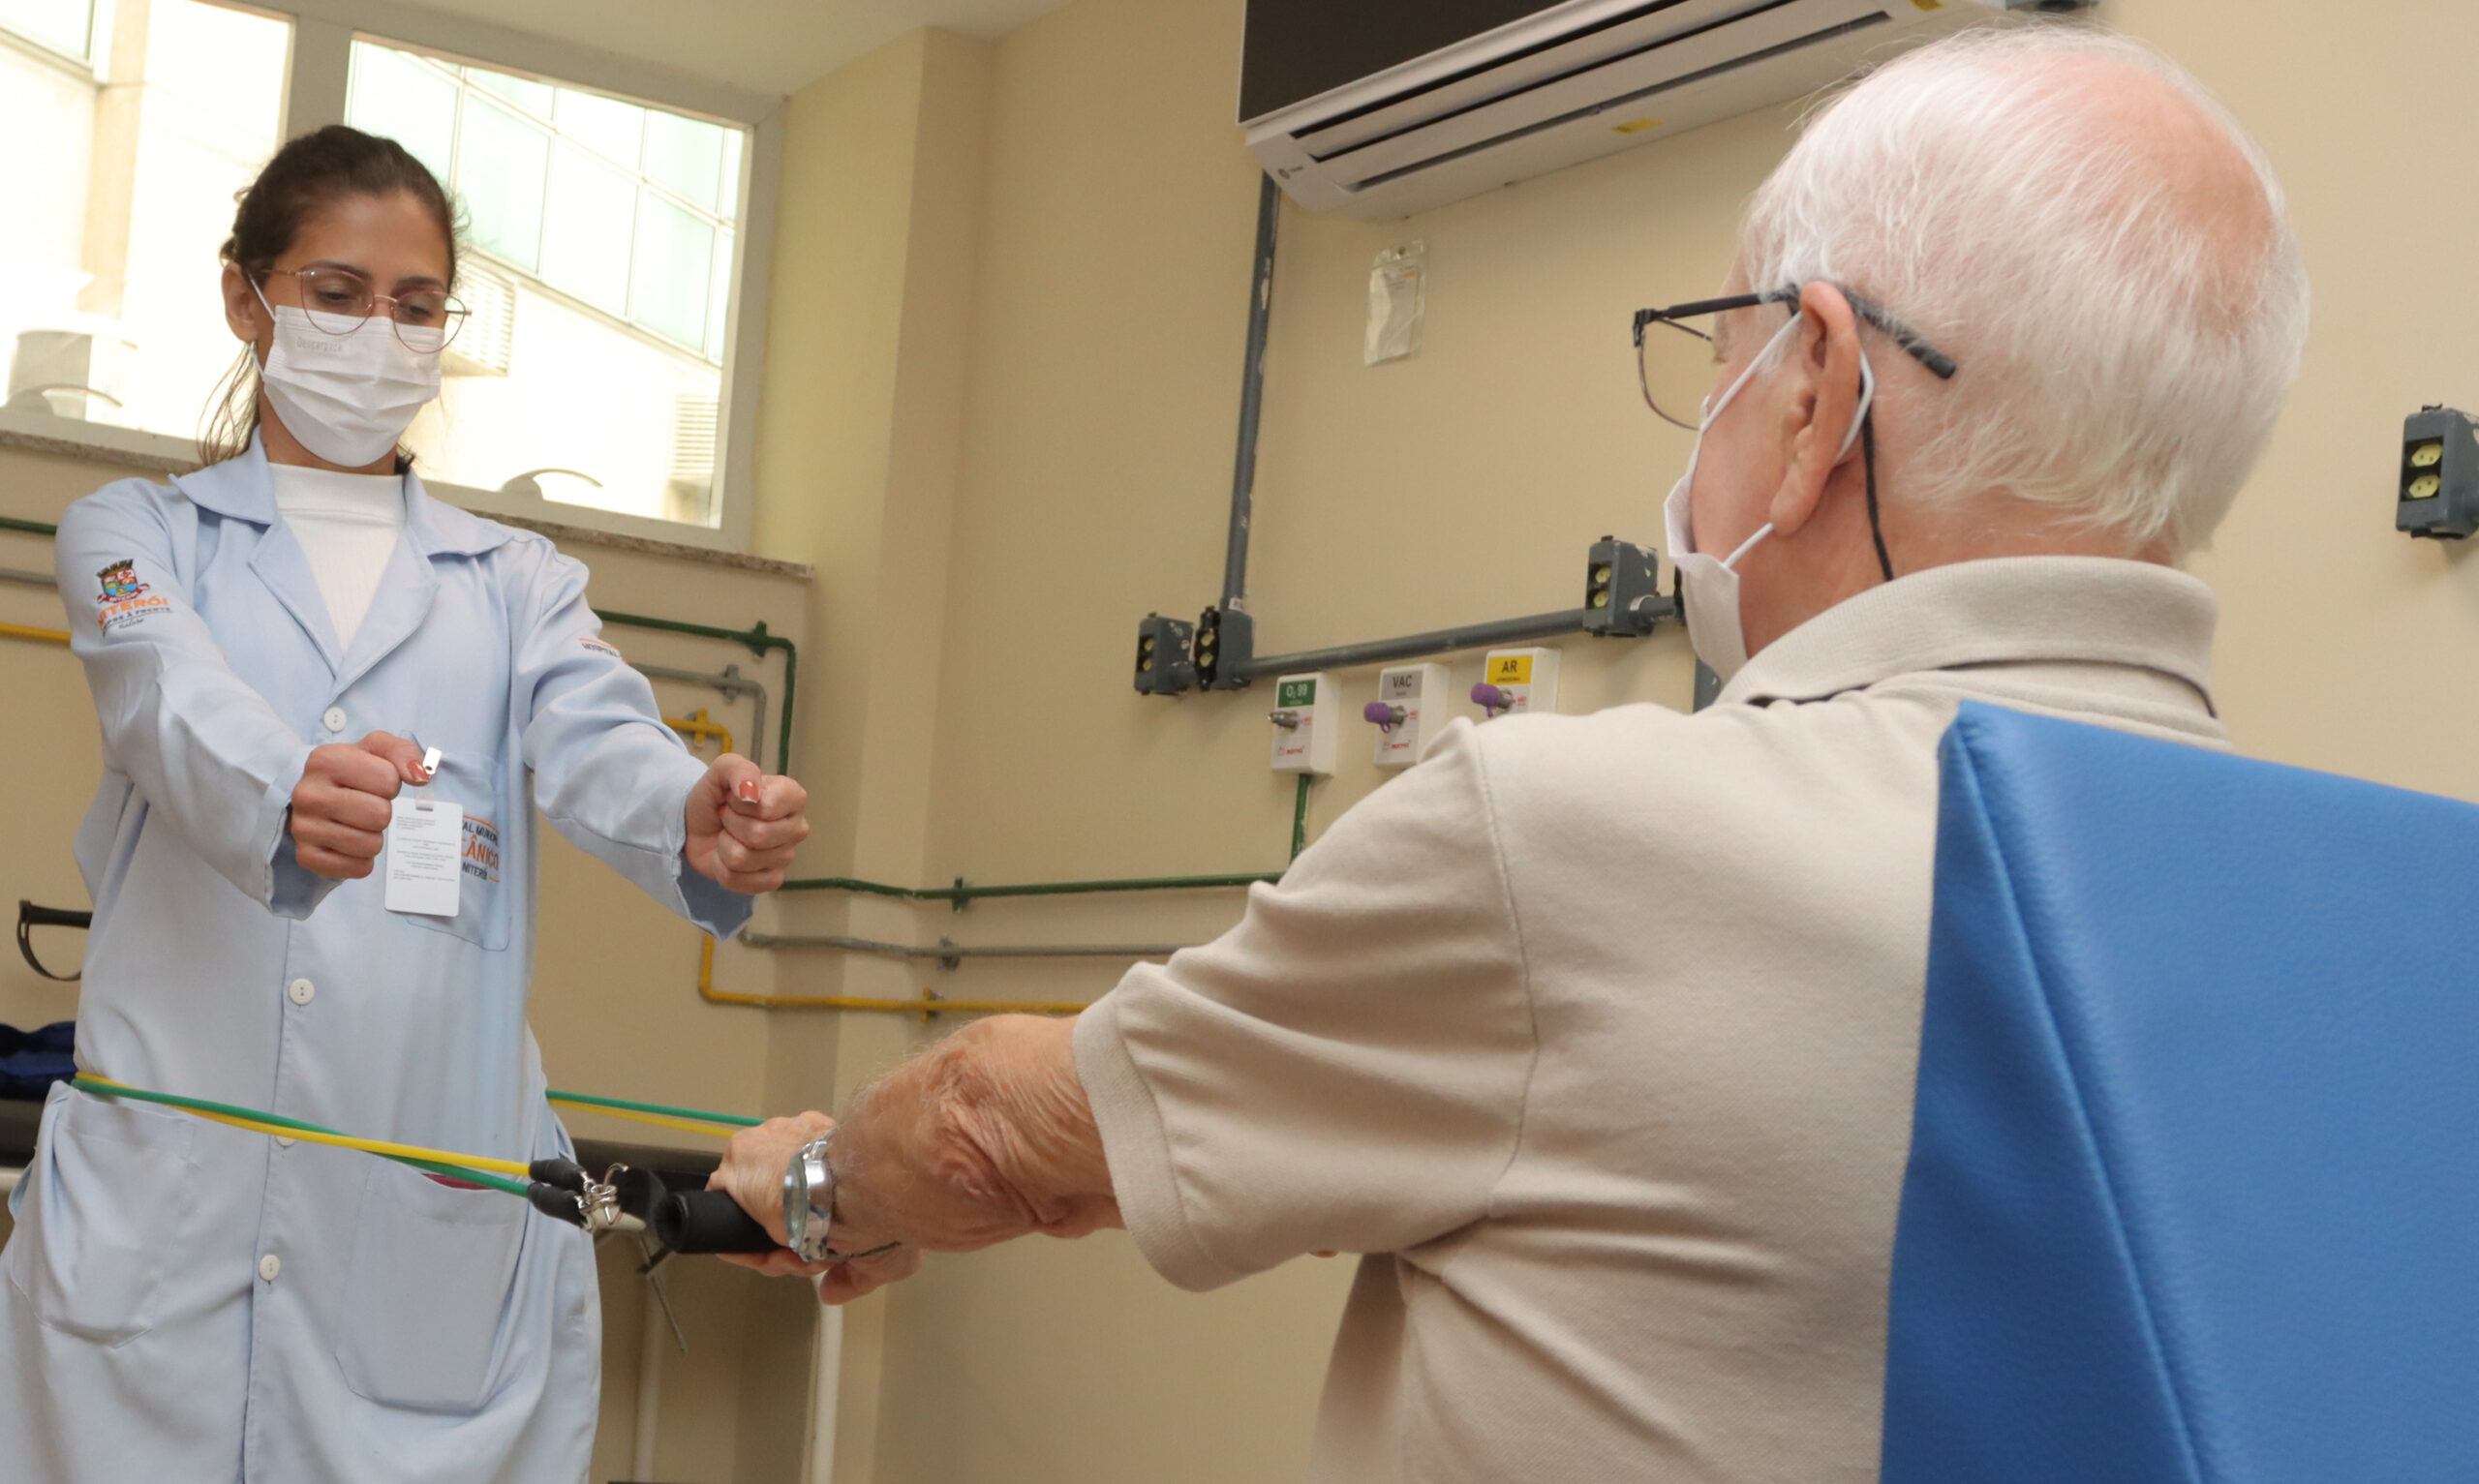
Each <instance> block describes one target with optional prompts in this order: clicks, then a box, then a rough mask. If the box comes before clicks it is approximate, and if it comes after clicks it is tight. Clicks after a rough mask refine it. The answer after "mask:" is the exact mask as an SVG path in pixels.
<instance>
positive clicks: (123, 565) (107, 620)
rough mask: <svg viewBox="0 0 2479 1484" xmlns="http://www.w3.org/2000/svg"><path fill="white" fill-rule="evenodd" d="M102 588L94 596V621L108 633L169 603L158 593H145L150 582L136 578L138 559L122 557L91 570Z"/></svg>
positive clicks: (149, 588)
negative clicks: (103, 566) (107, 564)
mask: <svg viewBox="0 0 2479 1484" xmlns="http://www.w3.org/2000/svg"><path fill="white" fill-rule="evenodd" d="M95 581H96V582H97V583H98V584H100V585H101V587H102V590H103V591H101V592H99V593H97V594H96V597H95V610H96V611H95V623H96V625H97V626H98V627H100V628H102V629H103V630H104V631H105V632H107V633H108V632H110V631H111V630H113V629H116V628H126V627H128V626H129V625H130V624H132V623H136V622H137V621H139V620H141V619H143V618H145V617H146V616H147V615H148V614H151V613H154V612H157V611H159V610H162V609H168V608H170V607H171V606H172V604H171V600H170V599H168V598H165V597H162V596H156V597H149V596H147V594H148V593H150V592H152V591H154V589H153V587H152V586H150V585H149V584H146V583H142V582H139V581H138V559H137V558H135V557H123V558H122V559H121V560H118V561H115V562H113V563H112V564H111V565H109V566H107V567H106V568H104V569H103V570H102V571H100V572H97V573H96V574H95Z"/></svg>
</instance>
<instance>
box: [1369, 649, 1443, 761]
mask: <svg viewBox="0 0 2479 1484" xmlns="http://www.w3.org/2000/svg"><path fill="white" fill-rule="evenodd" d="M1446 687H1447V680H1446V666H1444V665H1394V666H1392V667H1390V668H1388V669H1384V670H1380V671H1379V672H1377V699H1376V700H1374V701H1371V702H1369V703H1368V705H1366V706H1364V707H1362V708H1361V716H1362V719H1364V720H1366V721H1368V722H1369V723H1371V724H1372V725H1374V726H1375V727H1376V728H1377V766H1378V767H1380V768H1409V767H1411V766H1412V765H1413V764H1414V763H1417V762H1419V761H1420V760H1421V759H1422V758H1423V757H1425V756H1426V755H1427V754H1428V750H1429V744H1430V743H1431V742H1435V741H1437V735H1438V733H1440V732H1442V731H1444V730H1446V724H1447V722H1448V721H1449V720H1450V719H1452V718H1451V717H1450V716H1449V715H1448V710H1449V703H1448V701H1447V689H1446Z"/></svg>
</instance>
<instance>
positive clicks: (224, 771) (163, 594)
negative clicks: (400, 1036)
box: [55, 479, 336, 919]
mask: <svg viewBox="0 0 2479 1484" xmlns="http://www.w3.org/2000/svg"><path fill="white" fill-rule="evenodd" d="M177 508H178V507H177V506H176V505H175V504H174V503H173V502H171V501H169V500H167V498H166V497H165V494H164V492H163V490H162V489H161V488H159V487H158V486H155V485H152V484H148V483H146V482H145V481H143V480H136V479H133V480H126V481H123V482H122V483H119V484H114V485H108V486H106V487H105V488H104V489H102V490H99V491H97V492H96V493H95V494H93V495H90V496H88V497H87V498H86V499H84V500H79V501H77V503H76V504H74V505H71V506H70V507H69V510H68V513H67V514H65V515H63V516H62V517H61V521H60V534H59V538H58V541H57V543H56V546H55V554H56V567H57V571H58V574H59V583H60V597H61V602H62V604H63V605H64V606H65V607H66V608H67V609H68V611H69V636H70V637H69V645H70V649H71V651H73V652H74V653H76V654H77V658H78V660H79V662H80V663H82V664H83V665H84V666H85V668H86V684H87V687H88V688H89V689H90V690H92V691H93V692H94V696H95V714H96V716H97V718H98V719H99V720H100V721H101V722H102V725H103V734H104V760H105V763H106V765H107V766H108V767H110V768H111V769H113V770H114V771H116V772H121V773H123V774H125V775H127V776H128V777H129V779H130V780H131V781H132V783H134V784H135V785H136V787H137V790H138V797H139V798H141V799H143V800H145V801H146V804H147V807H148V809H149V811H150V820H154V819H160V820H162V821H163V822H165V823H166V824H168V825H169V826H170V828H171V829H173V830H174V831H176V832H177V833H179V834H180V836H181V837H182V838H183V839H184V840H185V841H187V842H188V844H189V846H190V848H191V849H192V850H194V851H196V852H198V854H199V856H200V857H201V858H202V859H204V860H205V861H206V863H208V864H209V865H211V866H213V867H214V868H215V870H216V872H217V874H219V875H221V876H223V877H224V879H225V880H227V881H230V882H231V883H232V885H233V886H235V887H237V888H239V889H240V891H241V893H242V894H244V895H246V896H248V897H249V898H250V899H251V900H252V901H255V902H257V903H259V904H260V906H262V907H265V908H267V909H268V910H269V911H271V912H273V913H275V914H276V915H277V916H279V917H286V918H295V919H298V918H306V917H308V916H309V915H310V913H311V911H312V909H314V908H316V907H317V906H318V905H319V903H320V902H321V900H322V899H324V898H325V896H326V894H327V893H329V892H330V891H332V890H334V889H335V886H336V883H334V882H332V881H328V880H324V879H322V878H321V877H319V876H315V875H313V874H311V873H310V872H309V871H308V870H306V869H304V868H303V867H302V866H301V864H300V863H298V862H297V861H295V860H294V859H293V851H292V835H291V830H290V828H289V826H290V823H291V809H292V790H293V788H294V786H295V785H297V784H298V783H300V781H301V773H302V771H303V769H305V768H306V767H307V766H308V765H309V760H310V752H311V744H310V743H308V742H303V741H302V740H301V739H300V738H299V737H298V736H297V735H295V734H294V732H293V730H292V728H291V726H289V725H287V724H286V723H285V720H284V718H283V717H282V716H280V715H278V714H277V713H276V711H275V708H274V707H272V706H270V705H268V704H267V701H266V698H265V697H263V696H261V695H260V694H259V692H258V691H257V690H255V689H253V688H252V687H251V685H250V684H249V682H248V681H244V680H242V679H241V678H240V677H239V676H237V675H235V674H233V672H232V667H231V665H230V663H229V662H228V661H227V660H226V658H225V655H224V650H223V647H222V646H221V645H219V644H217V643H216V640H215V636H214V634H213V633H211V632H210V631H209V630H208V628H207V626H206V621H204V620H203V619H201V618H199V614H198V611H197V609H196V608H194V607H193V606H192V605H191V602H190V593H189V589H188V586H187V582H186V580H185V577H184V575H183V573H184V571H185V570H186V568H187V567H188V565H189V562H188V560H187V558H188V556H189V553H188V551H186V550H184V549H180V548H181V545H182V543H181V542H180V541H179V540H178V539H177V538H176V536H175V530H176V529H178V523H177V522H175V521H174V520H173V519H172V514H173V512H174V510H175V509H177ZM124 564H125V565H126V568H127V570H126V571H125V572H124V571H123V570H122V568H123V566H124ZM107 574H108V575H109V576H110V577H111V579H112V582H113V585H114V586H113V588H110V589H107V587H106V586H105V584H104V577H105V576H106V575H107Z"/></svg>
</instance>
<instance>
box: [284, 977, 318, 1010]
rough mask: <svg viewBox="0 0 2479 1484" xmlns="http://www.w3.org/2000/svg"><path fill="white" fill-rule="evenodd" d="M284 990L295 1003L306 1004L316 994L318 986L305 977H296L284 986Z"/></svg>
mask: <svg viewBox="0 0 2479 1484" xmlns="http://www.w3.org/2000/svg"><path fill="white" fill-rule="evenodd" d="M284 992H285V995H286V997H287V998H289V999H291V1001H292V1003H294V1004H295V1005H307V1004H309V1003H310V1001H311V999H312V998H313V997H314V996H316V995H317V994H318V992H319V986H318V985H316V984H312V983H310V981H308V980H306V979H296V980H294V981H293V982H292V983H291V984H287V985H285V986H284Z"/></svg>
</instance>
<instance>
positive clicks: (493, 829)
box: [465, 814, 500, 886]
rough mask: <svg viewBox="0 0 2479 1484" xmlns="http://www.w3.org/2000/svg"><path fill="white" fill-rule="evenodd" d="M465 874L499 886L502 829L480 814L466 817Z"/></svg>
mask: <svg viewBox="0 0 2479 1484" xmlns="http://www.w3.org/2000/svg"><path fill="white" fill-rule="evenodd" d="M465 874H466V875H468V876H471V877H473V878H474V880H476V881H487V882H489V883H491V884H492V885H493V886H497V885H499V880H500V827H499V826H497V825H495V824H492V823H491V822H490V821H489V820H487V819H484V818H482V817H481V816H480V815H478V814H468V815H466V816H465Z"/></svg>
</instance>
